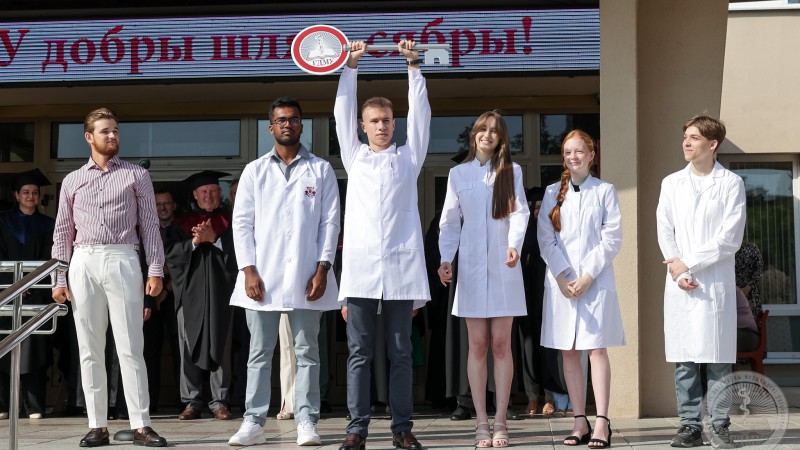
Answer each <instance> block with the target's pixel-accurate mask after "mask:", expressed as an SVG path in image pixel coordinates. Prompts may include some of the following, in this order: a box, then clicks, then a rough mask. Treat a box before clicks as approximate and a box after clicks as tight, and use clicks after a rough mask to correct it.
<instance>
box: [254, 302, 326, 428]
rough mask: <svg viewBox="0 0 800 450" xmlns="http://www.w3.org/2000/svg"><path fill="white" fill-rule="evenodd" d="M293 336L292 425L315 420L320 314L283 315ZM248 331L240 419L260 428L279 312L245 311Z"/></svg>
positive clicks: (269, 387) (269, 390)
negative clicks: (244, 389) (294, 369)
mask: <svg viewBox="0 0 800 450" xmlns="http://www.w3.org/2000/svg"><path fill="white" fill-rule="evenodd" d="M285 314H286V315H287V316H288V317H289V325H290V326H291V328H292V335H293V337H294V352H295V355H296V356H297V372H296V375H295V382H294V383H295V385H294V391H295V410H294V411H293V412H294V417H295V422H297V423H302V422H305V421H310V422H313V423H317V421H318V420H319V403H320V400H319V345H318V341H317V339H318V335H319V318H320V315H321V314H322V312H321V311H312V310H307V309H295V310H294V311H289V312H286V313H285ZM245 317H246V318H247V328H249V329H250V356H249V359H248V361H247V392H246V393H245V396H246V398H245V408H246V409H247V411H246V412H245V413H244V420H248V421H250V422H255V423H257V424H259V425H261V426H264V422H266V420H267V410H268V408H269V401H270V394H271V393H272V383H271V382H270V381H271V379H270V377H271V374H272V355H273V354H274V353H275V344H276V342H277V341H278V324H279V322H280V320H281V312H280V311H253V310H249V309H248V310H246V311H245Z"/></svg>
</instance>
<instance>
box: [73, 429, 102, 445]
mask: <svg viewBox="0 0 800 450" xmlns="http://www.w3.org/2000/svg"><path fill="white" fill-rule="evenodd" d="M109 444H110V442H109V439H108V430H105V431H103V429H102V428H92V429H91V430H89V432H88V433H86V436H84V437H83V439H81V443H80V444H78V445H80V446H81V447H100V446H103V445H109Z"/></svg>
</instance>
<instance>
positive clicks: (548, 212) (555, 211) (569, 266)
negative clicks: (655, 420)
mask: <svg viewBox="0 0 800 450" xmlns="http://www.w3.org/2000/svg"><path fill="white" fill-rule="evenodd" d="M561 156H562V158H563V161H564V162H563V167H564V171H563V172H562V174H561V181H560V182H558V183H553V184H551V185H550V186H548V187H547V190H546V191H545V195H544V200H543V201H542V214H539V218H538V220H537V227H538V230H537V237H538V239H539V249H540V251H541V255H542V259H544V261H545V262H546V263H547V278H546V280H545V295H544V307H543V312H542V332H541V340H542V345H543V346H545V347H548V348H553V349H558V350H561V355H562V357H563V363H564V379H565V381H566V383H567V390H568V391H569V398H570V401H571V402H572V407H573V410H574V412H575V423H574V425H573V428H572V433H570V435H569V436H567V437H566V438H564V445H570V446H575V445H581V444H588V445H589V448H606V447H609V446H610V442H611V423H610V421H609V420H608V417H607V416H608V403H609V396H610V391H611V365H610V363H609V359H608V352H607V351H606V349H607V347H614V346H621V345H625V332H624V330H623V326H622V315H621V313H620V309H619V300H618V298H617V288H616V283H615V281H614V265H613V261H614V258H615V257H616V256H617V253H619V249H620V247H621V246H622V223H621V222H622V220H621V214H620V209H619V200H618V199H617V192H616V189H615V188H614V186H613V185H612V184H610V183H607V182H605V181H602V180H600V179H599V178H596V177H594V176H592V174H591V168H592V164H593V162H594V157H595V151H594V141H593V140H592V138H591V136H589V135H588V134H587V133H585V132H584V131H581V130H573V131H571V132H569V133H568V134H567V135H566V137H565V138H564V141H563V142H562V144H561ZM582 350H587V351H588V353H589V360H590V361H591V366H592V388H593V390H594V398H595V404H596V406H597V420H596V422H595V430H594V434H593V433H592V427H591V426H590V425H589V419H587V418H586V415H585V411H586V395H585V391H586V389H585V384H586V378H585V375H584V372H583V368H582V365H581V351H582Z"/></svg>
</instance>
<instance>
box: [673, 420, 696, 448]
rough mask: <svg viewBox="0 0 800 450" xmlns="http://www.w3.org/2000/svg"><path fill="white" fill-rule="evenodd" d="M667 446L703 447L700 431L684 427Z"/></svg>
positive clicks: (687, 426)
mask: <svg viewBox="0 0 800 450" xmlns="http://www.w3.org/2000/svg"><path fill="white" fill-rule="evenodd" d="M669 445H670V446H671V447H679V448H689V447H701V446H702V445H703V436H702V435H701V434H700V430H698V429H696V428H692V427H690V426H689V425H684V426H682V427H681V428H680V430H678V434H677V435H675V437H674V438H672V442H670V443H669Z"/></svg>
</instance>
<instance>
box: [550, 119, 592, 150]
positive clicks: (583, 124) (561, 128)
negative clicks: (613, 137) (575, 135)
mask: <svg viewBox="0 0 800 450" xmlns="http://www.w3.org/2000/svg"><path fill="white" fill-rule="evenodd" d="M576 128H579V129H581V130H583V131H585V132H587V133H589V136H591V137H592V138H594V139H595V140H596V141H599V140H600V114H542V116H541V118H540V130H541V131H540V135H539V139H540V147H539V148H540V153H541V154H542V155H560V154H561V142H562V141H563V140H564V137H565V136H566V135H567V134H568V133H569V132H570V131H572V130H574V129H576Z"/></svg>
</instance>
